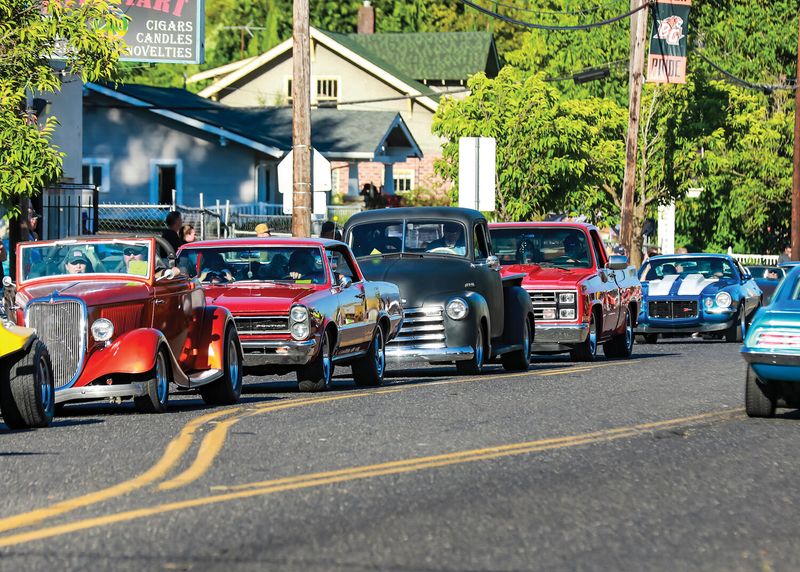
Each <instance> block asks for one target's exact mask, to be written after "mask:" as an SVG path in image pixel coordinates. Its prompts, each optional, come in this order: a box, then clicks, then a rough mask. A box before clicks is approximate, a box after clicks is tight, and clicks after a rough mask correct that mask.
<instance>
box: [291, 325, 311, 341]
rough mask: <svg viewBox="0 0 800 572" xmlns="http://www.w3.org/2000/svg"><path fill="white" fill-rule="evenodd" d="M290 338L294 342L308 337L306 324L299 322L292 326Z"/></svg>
mask: <svg viewBox="0 0 800 572" xmlns="http://www.w3.org/2000/svg"><path fill="white" fill-rule="evenodd" d="M291 331H292V337H293V338H294V339H296V340H304V339H306V338H307V337H308V324H306V323H305V322H299V323H296V324H292V328H291Z"/></svg>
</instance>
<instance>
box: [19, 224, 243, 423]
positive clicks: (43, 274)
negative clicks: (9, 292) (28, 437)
mask: <svg viewBox="0 0 800 572" xmlns="http://www.w3.org/2000/svg"><path fill="white" fill-rule="evenodd" d="M174 261H175V255H174V254H172V250H171V247H170V246H169V245H167V244H166V243H165V242H163V241H162V240H161V239H155V238H149V239H148V238H145V239H141V238H135V239H80V240H62V241H49V242H27V243H22V244H20V245H19V246H18V247H17V277H18V278H19V284H18V286H14V285H11V287H12V288H15V289H16V293H15V294H14V296H13V297H12V300H13V303H14V310H15V314H16V316H15V317H16V323H17V324H20V325H22V324H24V325H25V326H26V327H29V328H33V329H35V330H36V332H37V335H38V336H39V338H40V339H41V340H42V341H43V342H44V343H45V344H46V346H47V349H48V350H49V352H50V357H51V359H52V364H53V379H54V384H55V403H56V404H61V403H64V402H68V401H75V400H90V399H110V400H112V401H117V402H118V401H121V400H122V399H129V398H133V400H134V404H135V406H136V409H137V410H139V411H142V412H148V413H161V412H163V411H166V409H167V402H168V399H169V389H170V385H171V384H173V385H174V386H175V387H177V388H178V389H179V390H189V389H197V390H199V391H200V394H201V395H202V397H203V399H204V400H205V401H206V402H207V403H210V404H228V403H235V402H236V401H238V399H239V394H240V392H241V385H242V373H241V367H240V363H241V349H240V346H239V338H238V335H237V333H236V327H235V325H234V323H233V319H232V317H231V315H230V313H229V312H228V311H227V310H225V309H224V308H220V307H215V306H208V305H206V303H205V297H204V296H203V291H202V290H201V289H200V288H199V287H197V286H196V284H195V282H193V281H192V280H191V279H190V278H189V277H188V276H187V275H186V274H185V273H182V272H180V271H179V269H178V268H175V267H174Z"/></svg>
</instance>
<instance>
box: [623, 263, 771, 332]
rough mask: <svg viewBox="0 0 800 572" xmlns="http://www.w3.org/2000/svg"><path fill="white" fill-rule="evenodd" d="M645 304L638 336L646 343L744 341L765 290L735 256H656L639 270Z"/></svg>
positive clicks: (637, 330) (637, 329)
mask: <svg viewBox="0 0 800 572" xmlns="http://www.w3.org/2000/svg"><path fill="white" fill-rule="evenodd" d="M639 279H640V280H641V282H642V294H643V303H642V308H641V311H640V313H639V322H638V325H637V327H636V333H637V334H641V335H643V337H644V341H645V342H647V343H655V342H656V340H657V339H658V336H659V334H694V333H712V334H717V335H722V336H724V338H725V340H726V341H728V342H736V341H741V340H742V338H743V337H744V335H745V333H746V331H747V325H748V323H749V321H750V319H751V318H752V317H753V314H754V313H755V311H756V310H757V309H758V308H759V307H760V306H761V298H762V292H761V290H760V289H759V287H758V285H756V283H755V280H754V279H753V277H752V276H751V275H750V273H748V272H747V271H745V269H744V268H742V266H741V265H740V264H739V263H738V262H737V261H736V260H735V259H734V258H733V257H731V256H727V255H724V254H680V255H663V256H654V257H652V258H650V259H649V260H647V262H645V263H644V264H643V265H642V267H641V268H640V269H639Z"/></svg>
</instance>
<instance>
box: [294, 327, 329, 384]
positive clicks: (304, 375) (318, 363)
mask: <svg viewBox="0 0 800 572" xmlns="http://www.w3.org/2000/svg"><path fill="white" fill-rule="evenodd" d="M331 354H332V350H331V333H330V331H329V330H325V333H323V334H322V347H321V348H320V350H319V355H318V356H317V357H316V358H314V361H312V362H311V363H310V364H308V365H305V366H303V367H301V368H300V369H299V370H297V387H298V389H299V390H300V391H303V392H310V391H325V390H326V389H328V388H330V386H331V379H332V378H333V362H332V361H331V357H332V356H331Z"/></svg>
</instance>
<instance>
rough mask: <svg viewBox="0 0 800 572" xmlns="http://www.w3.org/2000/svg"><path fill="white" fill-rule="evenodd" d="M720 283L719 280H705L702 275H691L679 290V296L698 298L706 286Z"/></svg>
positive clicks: (684, 280) (685, 279)
mask: <svg viewBox="0 0 800 572" xmlns="http://www.w3.org/2000/svg"><path fill="white" fill-rule="evenodd" d="M714 282H719V278H705V277H704V276H703V275H702V274H689V275H688V276H686V277H685V278H684V279H683V282H682V283H681V285H680V287H679V288H678V295H679V296H698V295H699V294H700V292H702V291H703V290H704V289H705V287H706V286H708V285H709V284H713V283H714Z"/></svg>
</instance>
